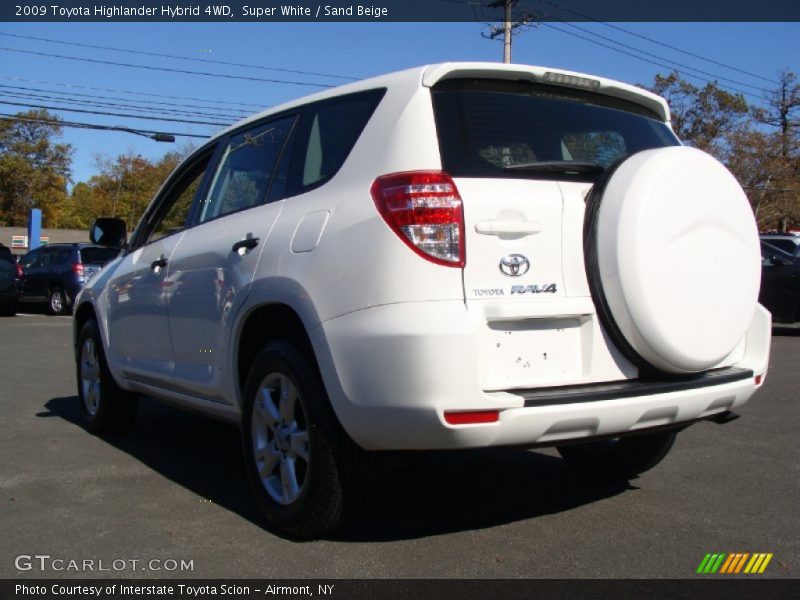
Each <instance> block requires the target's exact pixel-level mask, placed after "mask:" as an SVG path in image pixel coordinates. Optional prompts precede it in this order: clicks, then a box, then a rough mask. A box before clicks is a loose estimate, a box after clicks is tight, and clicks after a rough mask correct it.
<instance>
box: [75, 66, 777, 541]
mask: <svg viewBox="0 0 800 600" xmlns="http://www.w3.org/2000/svg"><path fill="white" fill-rule="evenodd" d="M89 237H90V239H91V241H92V243H94V244H96V245H103V246H112V247H121V248H122V251H121V252H120V255H119V257H117V258H115V259H114V260H113V261H111V262H110V263H108V264H107V265H106V266H105V267H104V268H103V269H102V270H100V271H98V272H97V273H95V274H94V276H93V277H92V279H91V280H90V281H89V282H88V283H87V284H86V285H85V286H84V288H83V289H82V291H81V292H80V294H79V296H78V297H77V299H76V300H75V303H74V307H73V308H74V332H75V336H74V342H75V357H76V366H77V369H76V370H77V380H78V391H79V400H80V405H81V410H82V415H83V420H84V423H85V426H86V428H87V429H89V430H90V431H94V432H98V433H101V432H108V431H120V430H124V429H127V428H129V427H130V426H131V425H132V423H133V420H134V416H135V413H136V406H137V399H138V397H139V396H143V395H144V396H148V397H154V398H157V399H160V400H163V401H166V402H168V403H171V404H174V405H177V406H179V407H183V408H186V409H190V410H192V411H196V412H200V413H204V414H206V415H209V416H212V417H216V418H219V419H223V420H226V421H229V422H231V423H234V424H237V425H238V426H239V427H240V430H241V440H242V449H243V453H244V460H245V464H246V471H247V475H248V477H249V479H250V483H251V484H252V488H253V492H254V494H255V498H256V500H257V502H258V505H259V507H260V509H261V511H262V512H263V515H264V517H265V521H266V523H267V525H268V527H269V528H271V529H272V530H274V531H277V532H281V533H283V534H285V535H288V536H291V537H295V538H312V537H318V536H323V535H328V534H330V533H331V532H333V531H335V530H337V529H341V528H343V527H347V525H348V523H352V522H353V520H354V519H357V518H358V516H359V514H361V510H362V508H363V506H364V503H365V502H366V499H367V498H368V491H369V488H370V481H371V473H373V472H374V469H375V467H376V465H377V464H378V463H379V461H380V459H381V457H383V456H386V455H387V454H386V452H387V451H423V450H442V449H448V450H453V449H466V448H480V447H488V446H515V447H520V448H532V447H541V446H554V447H555V448H557V450H558V452H559V453H560V454H561V456H563V458H564V459H565V460H566V461H567V463H568V464H569V465H571V466H572V467H574V468H575V469H576V470H578V471H580V472H582V473H584V474H585V475H587V476H591V477H601V478H618V479H625V478H632V477H635V476H636V475H637V474H639V473H642V472H644V471H646V470H648V469H650V468H652V467H653V466H655V465H656V464H657V463H659V462H660V461H661V460H662V459H663V458H664V457H665V456H666V454H667V453H668V452H669V450H670V448H671V447H672V445H673V443H674V442H675V439H676V435H677V433H678V432H679V431H681V430H682V429H684V428H685V427H687V426H689V425H690V424H692V423H694V422H697V421H699V420H711V421H714V422H717V423H720V424H722V423H726V422H727V421H730V420H732V419H733V418H735V417H736V414H735V410H736V409H737V408H738V407H740V406H741V405H742V404H744V403H745V402H747V400H748V399H749V398H750V396H752V394H753V392H755V391H756V389H758V388H759V387H760V386H761V385H763V382H764V377H765V375H766V370H767V359H768V355H769V344H770V328H771V323H770V314H769V313H768V312H767V311H766V310H765V309H764V308H763V307H761V306H760V305H759V304H758V302H757V298H758V292H759V282H760V272H761V256H760V246H759V239H758V233H757V229H756V223H755V220H754V217H753V213H752V211H751V209H750V205H749V203H748V201H747V198H746V197H745V194H744V192H743V191H742V189H741V187H740V186H739V184H738V183H737V182H736V180H735V179H734V177H733V176H732V175H731V173H730V172H729V171H728V170H727V169H726V168H725V167H724V166H722V164H720V163H719V162H718V161H717V160H715V159H714V158H712V157H711V156H710V155H708V154H706V153H704V152H701V151H699V150H696V149H694V148H689V147H685V146H682V145H681V143H680V141H679V140H678V139H677V137H676V136H675V134H674V133H673V131H672V129H671V127H670V115H669V108H668V106H667V103H666V102H665V101H664V99H663V98H660V97H658V96H656V95H654V94H652V93H650V92H647V91H644V90H642V89H640V88H637V87H633V86H631V85H627V84H623V83H619V82H616V81H611V80H608V79H604V78H600V77H594V76H591V75H583V74H579V73H572V72H567V71H561V70H556V69H549V68H542V67H529V66H521V65H500V64H494V63H445V64H437V65H430V66H424V67H419V68H414V69H409V70H406V71H401V72H397V73H393V74H390V75H385V76H381V77H376V78H374V79H369V80H365V81H361V82H357V83H352V84H348V85H345V86H343V87H339V88H335V89H331V90H327V91H325V92H322V93H319V94H314V95H312V96H308V97H306V98H303V99H300V100H296V101H293V102H289V103H287V104H284V105H282V106H278V107H276V108H272V109H270V110H268V111H266V112H263V113H260V114H258V115H255V116H253V117H251V118H249V119H246V120H244V121H242V122H240V123H237V124H236V125H234V126H232V127H230V128H229V129H227V130H225V131H223V132H222V133H220V134H219V135H217V136H216V137H214V138H213V139H211V140H210V141H209V142H207V143H206V144H205V145H203V146H202V147H200V148H199V149H197V150H196V151H194V152H193V153H192V154H191V155H190V156H189V157H188V158H187V159H186V160H185V161H184V162H183V163H182V164H181V165H180V166H179V167H178V168H177V169H176V170H175V171H174V172H173V173H172V174H171V175H170V176H169V178H168V179H167V180H166V182H165V183H164V184H163V186H162V188H161V189H160V190H159V192H158V193H157V194H156V197H155V198H154V199H153V201H152V203H151V204H150V206H149V208H148V209H147V211H146V212H145V214H144V216H143V217H142V220H141V222H140V223H139V224H138V226H137V227H136V229H135V230H134V231H132V232H126V231H125V226H124V224H123V222H122V221H121V220H119V219H113V218H98V219H97V220H96V221H95V222H94V224H93V225H92V228H91V231H90V236H89ZM720 247H724V248H725V249H726V252H725V255H726V256H725V259H724V260H716V259H714V258H713V253H711V254H710V253H709V252H708V249H709V248H720ZM421 456H424V455H421ZM476 475H477V474H476Z"/></svg>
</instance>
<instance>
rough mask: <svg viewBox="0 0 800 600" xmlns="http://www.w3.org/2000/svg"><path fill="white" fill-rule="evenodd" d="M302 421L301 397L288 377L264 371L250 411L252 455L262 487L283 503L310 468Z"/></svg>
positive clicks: (291, 498)
mask: <svg viewBox="0 0 800 600" xmlns="http://www.w3.org/2000/svg"><path fill="white" fill-rule="evenodd" d="M306 422H307V421H306V413H305V406H304V403H303V398H301V396H300V393H299V391H298V389H297V387H296V386H295V384H294V383H293V382H292V380H291V379H290V378H289V377H288V376H287V375H285V374H284V373H280V372H273V373H270V374H269V375H267V376H266V377H265V378H264V379H263V381H262V382H261V385H260V386H259V388H258V392H257V395H256V398H255V401H254V402H253V408H252V413H251V430H252V436H253V438H252V448H253V459H254V460H255V467H256V471H257V472H258V476H259V478H260V479H261V483H262V484H263V486H264V490H265V491H266V492H267V494H268V495H269V496H270V497H271V498H272V500H273V501H275V502H277V503H278V504H281V505H284V506H286V505H289V504H291V503H293V502H295V501H296V500H297V499H298V497H299V496H300V494H301V493H302V492H303V486H304V484H305V482H306V478H307V475H308V471H309V468H310V465H309V460H310V451H309V435H308V431H307V426H306Z"/></svg>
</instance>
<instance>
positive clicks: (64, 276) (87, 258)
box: [19, 244, 119, 315]
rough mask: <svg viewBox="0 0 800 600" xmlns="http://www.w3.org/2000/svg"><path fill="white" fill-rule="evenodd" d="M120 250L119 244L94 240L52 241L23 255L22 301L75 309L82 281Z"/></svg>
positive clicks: (59, 310)
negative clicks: (112, 245) (107, 245)
mask: <svg viewBox="0 0 800 600" xmlns="http://www.w3.org/2000/svg"><path fill="white" fill-rule="evenodd" d="M118 254H119V249H118V248H104V247H101V246H93V245H91V244H50V245H47V246H42V247H40V248H37V249H36V250H31V251H30V252H28V253H27V254H26V255H25V256H23V257H22V258H21V259H20V261H19V262H20V265H21V267H22V275H21V277H20V280H19V300H20V302H47V303H48V308H49V310H50V312H51V313H52V314H54V315H67V314H69V313H70V312H71V311H72V305H73V303H74V302H75V297H76V296H77V295H78V292H80V291H81V288H82V287H83V285H84V284H85V283H86V282H87V281H89V279H90V278H91V277H92V275H94V274H95V273H96V272H97V271H99V270H100V269H101V268H102V267H103V265H105V264H106V263H107V262H109V261H110V260H113V259H115V258H116V257H117V255H118Z"/></svg>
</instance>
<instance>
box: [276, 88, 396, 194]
mask: <svg viewBox="0 0 800 600" xmlns="http://www.w3.org/2000/svg"><path fill="white" fill-rule="evenodd" d="M384 93H385V90H372V91H369V92H360V93H357V94H350V95H347V96H342V97H340V98H335V99H333V100H325V101H322V102H319V103H316V104H310V105H309V106H307V107H306V109H305V112H304V114H303V117H302V123H301V125H300V127H298V134H297V135H296V136H295V143H294V145H295V150H294V152H295V159H294V160H293V162H295V164H294V165H293V166H292V170H291V173H290V175H289V181H288V188H289V189H288V192H287V195H295V194H300V193H303V192H305V191H307V190H310V189H312V188H314V187H317V186H319V185H322V184H323V183H325V182H326V181H327V180H328V179H330V178H331V177H333V176H334V175H335V174H336V172H337V171H338V170H339V169H340V168H341V166H342V165H343V164H344V161H345V160H346V159H347V157H348V156H349V154H350V152H351V151H352V149H353V146H355V144H356V141H357V140H358V138H359V136H360V135H361V132H362V131H364V128H365V127H366V125H367V122H368V121H369V119H370V117H371V116H372V113H373V112H375V108H376V107H377V106H378V103H379V102H380V100H381V98H382V97H383V94H384Z"/></svg>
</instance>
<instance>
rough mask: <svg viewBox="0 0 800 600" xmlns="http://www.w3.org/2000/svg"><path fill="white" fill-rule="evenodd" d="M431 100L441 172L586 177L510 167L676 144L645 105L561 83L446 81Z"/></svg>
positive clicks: (603, 159)
mask: <svg viewBox="0 0 800 600" xmlns="http://www.w3.org/2000/svg"><path fill="white" fill-rule="evenodd" d="M433 105H434V111H435V115H436V125H437V130H438V135H439V145H440V150H441V153H442V163H443V166H444V169H445V170H446V171H447V172H448V173H450V174H451V175H454V176H460V177H536V178H546V179H553V178H557V179H575V178H578V179H581V178H583V179H585V178H587V176H586V175H585V174H584V175H580V174H574V173H572V174H568V173H564V174H561V173H558V174H555V175H554V174H553V173H532V172H526V171H524V170H518V169H511V167H514V166H515V165H523V164H529V163H537V162H549V161H577V162H588V163H592V164H596V165H599V166H601V167H608V166H610V165H612V164H614V163H615V162H617V161H618V160H620V159H624V158H626V157H628V156H630V155H631V154H634V153H636V152H639V151H641V150H646V149H649V148H660V147H664V146H677V145H679V142H678V140H677V138H676V137H675V135H674V134H673V133H672V132H671V130H670V129H669V127H667V126H666V125H665V124H664V123H662V122H661V121H659V120H658V117H657V115H656V114H655V113H653V112H651V111H650V110H648V109H647V108H645V107H643V106H640V105H638V104H635V103H632V102H627V101H624V100H619V99H616V98H611V97H608V96H603V95H600V94H596V93H590V92H586V91H583V90H571V89H568V88H563V87H559V86H549V85H540V84H533V83H526V82H513V81H496V80H494V81H493V80H451V81H450V80H449V81H444V82H442V83H441V84H439V85H438V86H436V87H435V88H434V90H433Z"/></svg>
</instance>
